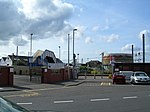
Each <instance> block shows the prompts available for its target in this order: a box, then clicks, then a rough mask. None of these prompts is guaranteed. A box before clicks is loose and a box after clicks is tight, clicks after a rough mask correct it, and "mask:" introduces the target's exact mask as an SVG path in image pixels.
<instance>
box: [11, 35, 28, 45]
mask: <svg viewBox="0 0 150 112" xmlns="http://www.w3.org/2000/svg"><path fill="white" fill-rule="evenodd" d="M27 43H28V40H26V39H24V38H23V37H16V38H13V44H14V45H17V46H24V45H26V44H27Z"/></svg>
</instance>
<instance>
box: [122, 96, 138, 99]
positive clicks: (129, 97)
mask: <svg viewBox="0 0 150 112" xmlns="http://www.w3.org/2000/svg"><path fill="white" fill-rule="evenodd" d="M136 98H138V97H137V96H127V97H123V99H136Z"/></svg>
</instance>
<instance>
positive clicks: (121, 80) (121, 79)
mask: <svg viewBox="0 0 150 112" xmlns="http://www.w3.org/2000/svg"><path fill="white" fill-rule="evenodd" d="M112 79H113V84H125V83H126V81H125V76H123V75H122V74H120V73H119V72H115V73H114V74H113V77H112Z"/></svg>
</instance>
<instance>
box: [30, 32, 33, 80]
mask: <svg viewBox="0 0 150 112" xmlns="http://www.w3.org/2000/svg"><path fill="white" fill-rule="evenodd" d="M30 35H31V40H30V58H29V64H30V65H29V75H30V81H31V80H32V71H31V63H32V57H31V56H32V36H33V33H31V34H30Z"/></svg>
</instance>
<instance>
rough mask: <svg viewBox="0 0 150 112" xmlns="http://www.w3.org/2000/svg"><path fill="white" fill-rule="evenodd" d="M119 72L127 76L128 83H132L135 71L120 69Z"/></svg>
mask: <svg viewBox="0 0 150 112" xmlns="http://www.w3.org/2000/svg"><path fill="white" fill-rule="evenodd" d="M119 73H120V74H121V75H123V76H125V81H126V83H130V78H131V75H133V73H134V72H133V71H119Z"/></svg>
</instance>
